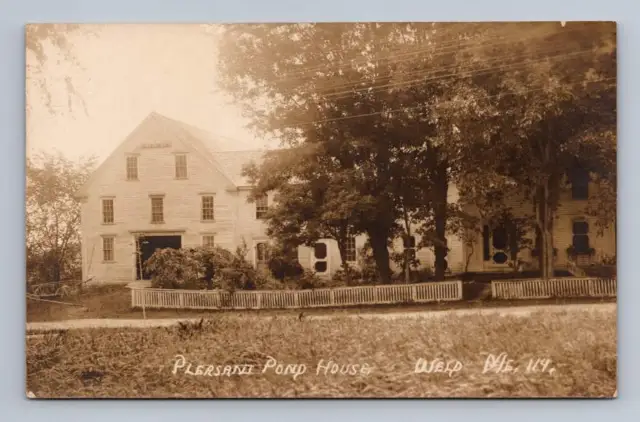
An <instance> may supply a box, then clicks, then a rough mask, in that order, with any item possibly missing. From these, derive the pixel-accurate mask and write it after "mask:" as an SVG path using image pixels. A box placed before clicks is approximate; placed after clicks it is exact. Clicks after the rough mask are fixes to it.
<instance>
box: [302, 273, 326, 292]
mask: <svg viewBox="0 0 640 422" xmlns="http://www.w3.org/2000/svg"><path fill="white" fill-rule="evenodd" d="M329 286H330V280H327V279H323V278H320V277H318V275H317V274H316V273H315V272H313V271H311V270H304V272H303V273H302V275H301V276H299V277H298V278H297V287H298V288H300V289H321V288H324V287H329Z"/></svg>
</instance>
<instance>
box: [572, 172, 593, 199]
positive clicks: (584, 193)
mask: <svg viewBox="0 0 640 422" xmlns="http://www.w3.org/2000/svg"><path fill="white" fill-rule="evenodd" d="M589 180H590V177H589V172H588V171H587V170H585V169H583V168H580V167H576V168H574V169H573V170H572V171H571V176H570V181H571V197H572V198H573V199H579V200H582V199H589Z"/></svg>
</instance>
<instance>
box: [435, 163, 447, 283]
mask: <svg viewBox="0 0 640 422" xmlns="http://www.w3.org/2000/svg"><path fill="white" fill-rule="evenodd" d="M440 167H441V168H440V173H441V174H440V177H438V183H437V185H436V191H437V195H438V197H437V198H436V201H435V205H434V210H433V212H434V220H435V229H436V244H435V246H434V255H435V279H436V281H441V280H444V274H445V271H446V261H445V259H446V257H447V190H448V188H449V180H448V177H447V169H446V167H445V166H440Z"/></svg>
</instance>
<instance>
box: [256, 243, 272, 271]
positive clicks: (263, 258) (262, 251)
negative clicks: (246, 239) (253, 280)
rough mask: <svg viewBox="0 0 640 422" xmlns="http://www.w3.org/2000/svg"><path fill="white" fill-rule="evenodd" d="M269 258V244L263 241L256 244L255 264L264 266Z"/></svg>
mask: <svg viewBox="0 0 640 422" xmlns="http://www.w3.org/2000/svg"><path fill="white" fill-rule="evenodd" d="M268 260H269V245H267V243H265V242H260V243H257V244H256V266H257V267H264V266H266V265H267V261H268Z"/></svg>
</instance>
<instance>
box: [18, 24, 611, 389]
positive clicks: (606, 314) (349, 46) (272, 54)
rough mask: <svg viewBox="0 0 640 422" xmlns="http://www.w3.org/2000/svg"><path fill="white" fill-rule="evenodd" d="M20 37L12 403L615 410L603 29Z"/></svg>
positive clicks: (356, 28) (606, 38) (45, 27)
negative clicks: (448, 404)
mask: <svg viewBox="0 0 640 422" xmlns="http://www.w3.org/2000/svg"><path fill="white" fill-rule="evenodd" d="M25 31H26V38H25V42H26V103H27V108H26V116H27V127H26V138H27V149H26V151H27V157H26V178H27V188H26V251H27V259H26V269H27V271H26V274H27V279H26V298H25V300H26V302H27V315H26V321H27V322H26V364H27V370H26V394H27V396H28V397H30V398H35V399H47V398H127V399H130V398H542V397H545V398H549V397H553V398H562V397H581V398H613V397H616V396H617V327H616V317H617V307H616V297H617V277H616V237H617V230H616V207H617V202H616V192H617V171H616V170H617V164H616V154H617V146H616V145H617V133H616V125H617V116H616V92H617V83H616V72H617V56H616V54H617V50H616V24H615V23H614V22H571V21H568V22H491V23H490V22H461V23H455V22H451V23H440V22H342V23H277V24H276V23H262V24H250V23H247V24H213V23H212V24H206V25H205V24H44V23H43V24H29V25H27V26H26V29H25Z"/></svg>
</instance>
